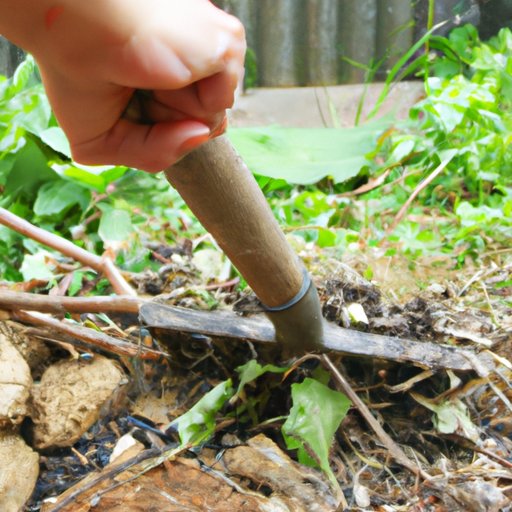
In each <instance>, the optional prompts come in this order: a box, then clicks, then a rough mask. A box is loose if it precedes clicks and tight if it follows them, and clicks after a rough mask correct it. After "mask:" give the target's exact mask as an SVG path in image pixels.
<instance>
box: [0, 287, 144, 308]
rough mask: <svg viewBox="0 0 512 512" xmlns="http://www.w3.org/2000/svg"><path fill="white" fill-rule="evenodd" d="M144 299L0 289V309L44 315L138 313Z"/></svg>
mask: <svg viewBox="0 0 512 512" xmlns="http://www.w3.org/2000/svg"><path fill="white" fill-rule="evenodd" d="M144 302H147V301H146V300H145V299H139V298H137V297H127V296H126V295H124V296H112V297H106V296H101V297H100V296H97V297H63V296H59V295H37V294H34V293H23V292H13V291H10V290H2V289H0V309H7V310H15V311H18V310H20V309H25V310H28V311H41V312H44V313H55V314H64V313H106V314H109V313H138V312H139V307H140V306H141V304H143V303H144Z"/></svg>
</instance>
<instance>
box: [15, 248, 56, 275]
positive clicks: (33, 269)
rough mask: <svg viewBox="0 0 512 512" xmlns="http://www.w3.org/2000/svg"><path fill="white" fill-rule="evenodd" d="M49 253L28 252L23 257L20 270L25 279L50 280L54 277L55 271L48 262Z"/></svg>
mask: <svg viewBox="0 0 512 512" xmlns="http://www.w3.org/2000/svg"><path fill="white" fill-rule="evenodd" d="M47 255H48V253H47V252H46V251H41V252H38V253H36V254H27V255H26V256H25V257H24V258H23V263H22V264H21V268H20V271H21V274H22V276H23V279H24V280H25V281H30V280H32V279H41V280H42V281H50V280H51V279H53V278H54V275H53V272H52V270H51V268H50V267H49V265H48V263H47Z"/></svg>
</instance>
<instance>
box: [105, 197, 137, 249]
mask: <svg viewBox="0 0 512 512" xmlns="http://www.w3.org/2000/svg"><path fill="white" fill-rule="evenodd" d="M101 209H102V210H103V213H102V215H101V219H100V225H99V228H98V235H99V236H100V238H101V239H102V240H103V242H107V243H108V242H124V241H125V240H127V239H128V237H129V236H130V233H131V232H132V231H133V224H132V220H131V218H130V214H129V213H128V212H127V211H126V210H120V209H117V208H111V207H109V206H107V205H102V207H101Z"/></svg>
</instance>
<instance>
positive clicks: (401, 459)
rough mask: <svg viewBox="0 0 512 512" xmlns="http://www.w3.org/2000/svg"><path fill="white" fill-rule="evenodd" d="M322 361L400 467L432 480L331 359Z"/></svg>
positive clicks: (325, 358) (326, 358) (323, 357)
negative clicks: (401, 446)
mask: <svg viewBox="0 0 512 512" xmlns="http://www.w3.org/2000/svg"><path fill="white" fill-rule="evenodd" d="M321 360H322V362H323V364H324V365H325V366H326V368H328V369H329V371H330V372H331V373H332V375H333V376H334V378H335V380H336V382H337V383H338V385H339V386H340V387H341V388H342V390H343V392H344V393H345V394H346V395H347V397H348V398H349V399H350V400H351V401H352V403H353V404H354V406H355V407H357V409H358V410H359V412H360V413H361V415H362V416H363V417H364V419H365V420H366V422H367V423H368V424H369V425H370V427H371V428H372V429H373V431H374V432H375V434H376V435H377V437H378V438H379V439H380V442H381V443H382V444H383V445H384V446H385V447H386V448H387V449H388V451H389V453H390V455H391V457H393V459H395V461H396V462H398V463H399V464H400V465H402V466H403V467H404V468H406V469H408V470H409V471H411V472H412V473H414V474H415V475H419V476H421V478H423V479H424V480H430V479H431V476H430V475H429V474H428V473H427V472H426V471H424V470H423V469H421V468H420V467H419V466H418V465H417V464H415V463H414V462H412V461H411V460H410V459H409V458H408V457H407V455H405V453H404V452H403V450H402V449H401V448H400V447H399V446H398V445H397V444H396V443H395V442H394V441H393V439H391V437H390V436H389V435H388V434H387V433H386V431H385V430H384V429H383V428H382V426H381V425H380V423H379V422H378V421H377V420H376V419H375V418H374V416H373V415H372V413H371V412H370V410H369V409H368V407H366V405H365V404H364V402H363V401H362V400H361V399H360V398H359V396H358V395H357V393H356V392H355V391H354V390H353V389H352V387H351V386H350V384H349V383H348V381H347V380H346V379H345V377H344V376H343V375H342V374H341V372H340V371H339V370H338V368H336V366H335V365H334V364H333V362H332V361H331V359H330V358H329V357H328V356H326V355H325V354H324V355H322V356H321Z"/></svg>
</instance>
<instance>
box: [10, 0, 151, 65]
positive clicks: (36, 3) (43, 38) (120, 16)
mask: <svg viewBox="0 0 512 512" xmlns="http://www.w3.org/2000/svg"><path fill="white" fill-rule="evenodd" d="M128 4H134V5H137V4H138V5H140V4H141V2H140V1H139V2H137V0H125V1H123V0H87V1H86V2H80V1H76V0H0V33H1V34H2V35H3V36H5V37H6V38H7V39H9V40H10V41H12V42H13V43H14V44H16V45H18V46H20V47H21V48H24V49H25V50H27V51H28V52H30V53H33V54H34V55H36V56H37V55H42V56H44V54H45V52H48V51H53V50H54V49H55V47H56V46H57V47H58V46H59V45H61V46H64V45H65V42H66V40H68V39H70V40H72V41H73V44H74V45H76V44H77V41H79V40H80V39H81V38H82V37H83V38H84V40H86V39H89V38H90V36H89V34H88V31H89V30H91V28H93V29H94V31H95V32H96V31H97V30H98V28H99V27H102V26H103V27H104V28H105V34H104V39H106V40H103V41H101V40H100V41H98V44H105V43H111V44H112V43H114V42H115V40H116V39H117V38H120V37H122V35H123V34H128V33H130V31H132V30H133V26H134V25H135V23H136V19H135V16H134V15H133V13H134V12H135V11H136V9H133V8H132V9H130V8H127V7H128ZM132 7H133V5H132ZM130 15H131V18H132V19H131V20H129V17H130ZM109 35H110V36H112V39H111V40H110V41H108V39H109ZM116 36H117V37H116ZM62 49H64V48H62Z"/></svg>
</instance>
